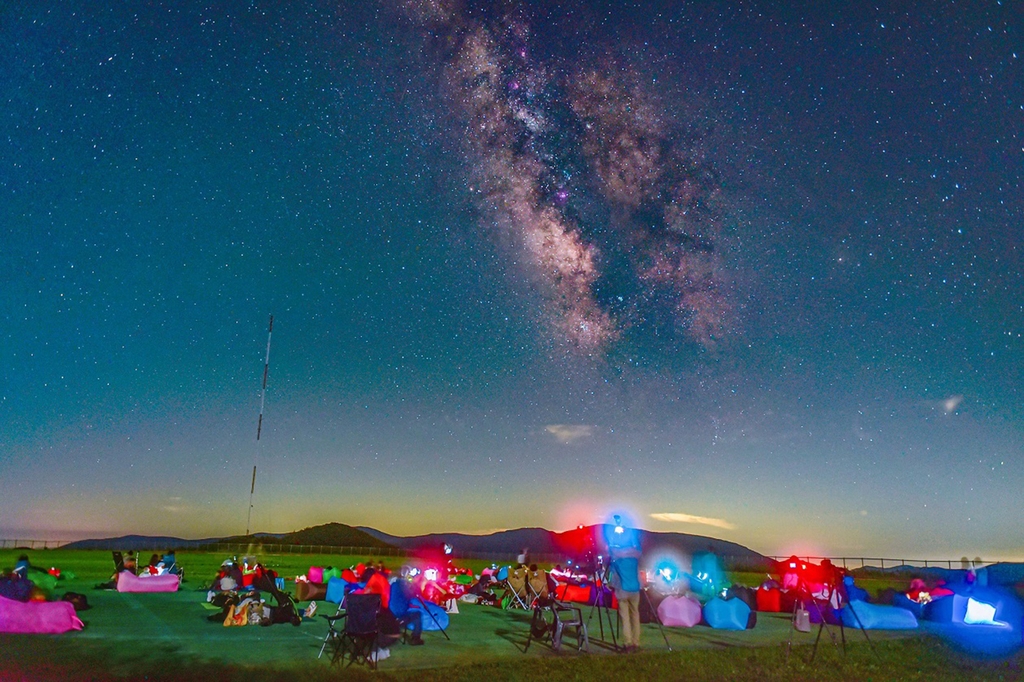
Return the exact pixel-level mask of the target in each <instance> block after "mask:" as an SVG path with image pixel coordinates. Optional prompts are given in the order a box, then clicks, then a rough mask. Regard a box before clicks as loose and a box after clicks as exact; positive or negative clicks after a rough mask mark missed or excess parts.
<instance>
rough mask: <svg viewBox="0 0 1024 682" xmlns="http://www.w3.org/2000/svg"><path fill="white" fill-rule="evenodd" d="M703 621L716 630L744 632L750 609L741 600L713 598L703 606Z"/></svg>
mask: <svg viewBox="0 0 1024 682" xmlns="http://www.w3.org/2000/svg"><path fill="white" fill-rule="evenodd" d="M704 620H705V621H707V624H708V625H710V626H711V627H713V628H715V629H716V630H746V629H747V622H748V621H749V620H750V607H749V606H747V603H746V602H745V601H743V600H742V599H722V598H721V597H715V598H714V599H712V600H711V601H709V602H708V603H707V604H705V605H704Z"/></svg>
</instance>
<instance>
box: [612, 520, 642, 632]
mask: <svg viewBox="0 0 1024 682" xmlns="http://www.w3.org/2000/svg"><path fill="white" fill-rule="evenodd" d="M613 521H614V525H613V526H612V527H611V530H610V532H608V534H607V538H606V539H607V541H608V558H609V560H610V562H611V563H610V564H609V569H610V571H609V582H610V583H611V586H612V589H613V590H615V598H616V599H617V600H618V602H619V618H620V619H621V621H622V645H623V647H625V651H626V652H632V651H639V649H640V534H639V533H638V532H637V531H636V529H634V528H626V527H625V526H623V525H622V519H621V518H620V517H619V516H618V515H616V516H615V517H614V518H613Z"/></svg>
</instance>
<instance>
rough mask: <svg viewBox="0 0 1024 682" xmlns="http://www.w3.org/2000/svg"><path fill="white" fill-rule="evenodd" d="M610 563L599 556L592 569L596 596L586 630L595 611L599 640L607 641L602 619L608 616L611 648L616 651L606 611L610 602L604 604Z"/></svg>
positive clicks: (609, 616) (609, 615) (613, 629)
mask: <svg viewBox="0 0 1024 682" xmlns="http://www.w3.org/2000/svg"><path fill="white" fill-rule="evenodd" d="M611 568H612V567H611V563H610V562H609V563H608V564H605V563H604V562H603V561H602V560H601V559H600V558H599V559H598V562H597V570H596V571H594V576H593V577H594V585H596V586H597V596H595V597H594V603H593V604H592V605H591V607H590V614H589V615H587V631H588V632H592V630H590V619H591V618H593V617H594V611H595V610H596V611H597V624H598V627H599V628H600V631H601V637H600V641H602V642H607V640H605V638H604V619H605V618H608V632H609V633H610V634H611V636H612V648H613V649H614V650H616V651H618V650H619V643H618V640H617V639H616V637H615V628H614V627H612V615H611V614H610V613H607V610H608V609H609V608H610V607H611V605H610V604H608V605H605V604H604V601H605V585H607V584H608V575H609V573H610V572H611ZM616 615H617V614H616Z"/></svg>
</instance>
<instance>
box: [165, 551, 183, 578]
mask: <svg viewBox="0 0 1024 682" xmlns="http://www.w3.org/2000/svg"><path fill="white" fill-rule="evenodd" d="M161 562H162V563H163V565H164V572H165V573H171V574H172V575H177V576H178V577H180V578H181V582H185V569H184V568H182V566H181V564H179V563H178V556H177V554H164V555H163V557H162V558H161Z"/></svg>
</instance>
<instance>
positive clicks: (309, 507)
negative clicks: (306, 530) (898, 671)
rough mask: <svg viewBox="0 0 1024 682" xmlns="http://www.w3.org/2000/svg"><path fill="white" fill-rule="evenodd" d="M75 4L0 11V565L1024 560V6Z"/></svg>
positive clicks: (184, 0) (416, 1) (446, 0)
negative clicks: (646, 542)
mask: <svg viewBox="0 0 1024 682" xmlns="http://www.w3.org/2000/svg"><path fill="white" fill-rule="evenodd" d="M59 4H60V6H59V7H54V6H52V5H51V4H49V3H34V2H31V3H30V2H23V3H4V5H3V6H2V7H0V63H2V64H3V67H2V69H0V237H2V242H0V292H2V294H0V314H2V323H3V324H2V328H0V537H5V538H16V537H22V538H24V537H30V538H40V539H42V538H55V539H75V538H80V537H89V536H93V537H96V536H110V535H120V534H126V533H146V534H168V535H177V536H181V537H188V538H196V537H209V536H216V535H232V534H241V533H243V532H245V530H246V526H247V523H249V525H251V527H252V528H251V529H252V530H254V531H274V532H285V531H291V530H297V529H299V528H302V527H306V526H311V525H314V524H319V523H325V522H330V521H338V522H341V523H347V524H351V525H369V526H373V527H375V528H379V529H380V530H383V531H385V532H388V533H393V534H398V535H411V534H418V533H425V532H443V531H458V532H469V533H486V532H492V531H495V530H499V529H505V528H517V527H523V526H542V527H545V528H549V529H552V530H565V529H568V528H570V527H574V526H575V525H576V524H578V523H587V524H590V523H600V522H602V521H605V520H606V519H607V517H608V514H609V513H611V512H612V511H622V512H625V513H626V514H627V515H628V516H629V517H630V518H631V519H632V520H633V522H634V523H635V524H636V525H638V526H640V527H643V528H647V529H649V530H663V531H667V530H674V531H681V532H688V533H696V534H701V535H710V536H714V537H718V538H722V539H726V540H731V541H735V542H739V543H741V544H744V545H747V546H749V547H750V548H752V549H754V550H757V551H760V552H762V553H765V554H788V553H790V552H799V553H803V554H811V555H832V556H874V557H878V556H881V557H897V558H908V559H932V558H935V559H950V558H951V559H957V558H959V557H961V556H963V555H967V556H970V557H972V558H973V557H975V556H980V557H982V558H983V559H985V560H993V559H1000V558H1001V559H1024V533H1022V531H1021V528H1022V525H1021V523H1022V522H1021V519H1022V517H1024V494H1022V493H1021V490H1022V488H1024V404H1022V389H1021V387H1022V385H1024V384H1022V382H1024V339H1022V334H1024V279H1022V275H1021V273H1022V271H1024V247H1022V238H1024V186H1022V185H1024V182H1022V177H1024V77H1022V76H1024V74H1022V63H1024V10H1022V7H1021V5H1020V3H1018V2H1014V1H1011V0H1004V1H1003V2H988V1H986V2H981V1H979V2H963V3H952V2H945V3H938V2H936V3H925V4H923V5H922V4H916V5H913V6H912V7H911V6H909V5H906V3H882V4H881V5H880V6H878V5H876V4H874V3H863V2H856V3H845V4H842V5H840V4H839V3H817V2H806V3H782V4H784V5H786V7H785V8H781V7H780V6H779V5H780V3H773V2H762V3H758V2H742V3H724V2H720V3H680V2H665V3H661V4H659V3H655V2H636V3H626V2H594V1H591V0H577V1H575V2H566V3H558V5H559V6H558V7H557V8H556V7H555V6H554V5H555V3H540V2H538V3H533V4H529V3H514V2H506V3H501V2H495V3H478V2H472V1H470V0H467V2H465V3H459V2H456V1H455V0H407V1H406V2H401V1H399V0H395V2H392V3H388V2H372V1H371V2H365V3H364V2H323V1H321V0H313V1H312V2H308V3H299V4H294V3H269V2H264V1H261V0H252V1H246V2H241V1H236V2H231V1H229V2H222V3H209V4H208V3H200V2H195V1H194V0H181V1H178V0H175V1H174V2H170V1H167V2H150V3H121V2H119V3H107V4H108V5H109V6H108V7H106V8H101V7H100V5H101V3H85V2H66V3H59ZM299 5H305V6H306V8H304V9H301V10H298V9H295V7H298V6H299ZM271 315H273V317H274V326H273V334H272V337H271V347H270V371H269V378H268V382H267V387H266V394H265V407H264V410H263V423H262V431H261V435H260V439H259V440H258V441H257V439H256V435H257V420H258V417H259V413H260V402H261V385H262V379H263V370H264V360H265V355H266V352H267V332H268V322H269V319H270V316H271ZM254 464H256V466H257V478H256V492H255V495H254V497H253V507H252V515H251V519H249V517H248V505H249V493H250V482H251V475H252V467H253V465H254Z"/></svg>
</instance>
